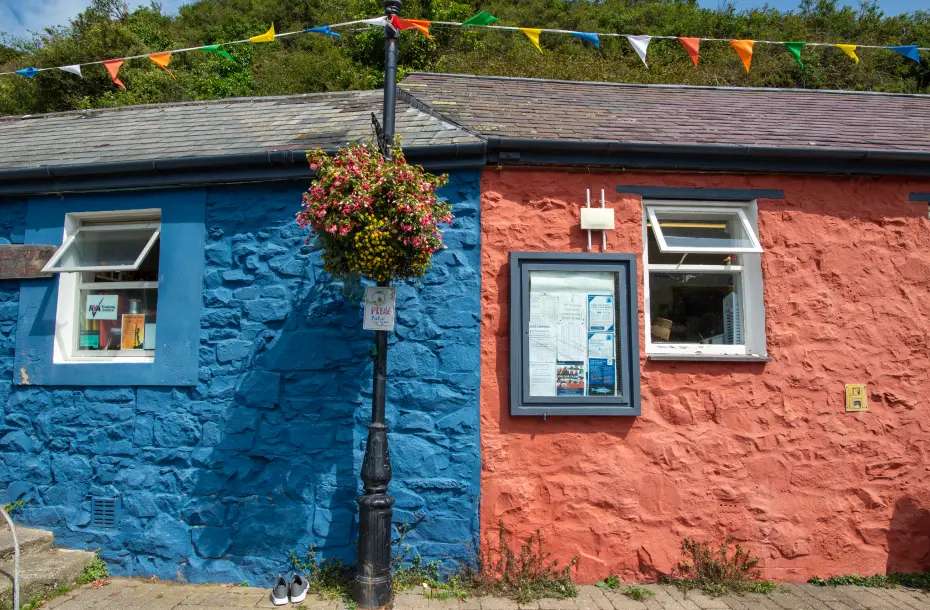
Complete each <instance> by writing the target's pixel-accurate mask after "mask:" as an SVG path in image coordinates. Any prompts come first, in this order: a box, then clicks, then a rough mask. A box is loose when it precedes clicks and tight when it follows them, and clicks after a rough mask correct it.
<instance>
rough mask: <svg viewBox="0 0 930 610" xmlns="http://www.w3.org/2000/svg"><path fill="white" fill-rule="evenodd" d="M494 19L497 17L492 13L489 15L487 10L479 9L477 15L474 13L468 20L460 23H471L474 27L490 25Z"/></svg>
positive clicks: (464, 24)
mask: <svg viewBox="0 0 930 610" xmlns="http://www.w3.org/2000/svg"><path fill="white" fill-rule="evenodd" d="M495 21H498V19H497V17H495V16H494V15H491V14H490V13H488V12H487V11H481V12H480V13H478V14H477V15H475V16H474V17H472V18H471V19H469V20H468V21H466V22H465V23H463V24H462V25H463V26H466V25H472V26H475V27H484V26H486V25H491V24H492V23H494V22H495Z"/></svg>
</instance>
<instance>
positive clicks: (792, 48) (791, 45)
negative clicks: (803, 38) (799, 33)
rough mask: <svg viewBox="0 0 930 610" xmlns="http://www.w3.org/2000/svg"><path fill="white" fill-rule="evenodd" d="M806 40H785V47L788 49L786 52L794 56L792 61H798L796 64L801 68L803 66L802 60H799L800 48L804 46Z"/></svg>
mask: <svg viewBox="0 0 930 610" xmlns="http://www.w3.org/2000/svg"><path fill="white" fill-rule="evenodd" d="M806 44H807V43H806V42H786V43H785V48H786V49H788V52H789V53H791V56H792V57H794V61H796V62H798V65H799V66H801V67H802V68H803V67H804V62H803V61H801V49H803V48H804V45H806Z"/></svg>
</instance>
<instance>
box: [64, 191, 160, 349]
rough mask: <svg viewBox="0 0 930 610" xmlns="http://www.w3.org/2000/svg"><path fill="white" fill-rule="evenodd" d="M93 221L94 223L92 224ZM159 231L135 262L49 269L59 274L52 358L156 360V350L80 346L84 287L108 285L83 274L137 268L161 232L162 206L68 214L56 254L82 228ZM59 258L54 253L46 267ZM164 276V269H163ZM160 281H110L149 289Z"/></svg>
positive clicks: (124, 286) (114, 286)
mask: <svg viewBox="0 0 930 610" xmlns="http://www.w3.org/2000/svg"><path fill="white" fill-rule="evenodd" d="M91 223H92V224H91ZM152 227H154V228H155V229H156V230H155V233H154V235H153V236H152V238H151V239H150V240H149V242H148V243H147V244H146V246H145V248H144V249H143V251H142V253H141V254H140V255H139V257H138V258H137V259H136V261H135V263H134V264H133V265H108V266H90V267H73V268H67V269H54V270H48V271H46V272H52V273H57V274H58V307H57V309H56V313H55V341H54V344H53V352H52V362H54V363H55V364H100V363H108V362H113V363H139V364H145V363H152V362H155V350H113V351H112V352H88V351H87V350H83V351H82V350H79V349H78V343H79V341H80V332H79V330H78V313H79V312H80V311H81V309H82V304H81V302H80V301H81V290H82V289H94V288H98V289H99V288H100V287H101V286H104V284H100V283H95V282H83V281H82V276H83V273H84V272H87V271H135V270H137V269H138V268H139V266H140V265H141V264H142V261H143V260H145V257H146V256H147V255H148V253H149V252H150V251H151V249H152V247H153V246H154V245H155V240H157V239H158V238H159V236H160V233H161V231H160V227H161V210H160V209H145V210H126V211H114V212H78V213H72V214H66V215H65V230H64V236H63V239H62V242H61V243H62V244H63V245H62V247H61V248H59V250H58V252H57V253H56V256H59V255H60V254H61V253H62V252H64V250H65V247H66V246H68V245H69V244H71V243H73V241H74V239H75V237H76V236H77V234H78V233H79V232H80V231H89V230H90V231H106V230H117V229H137V228H152ZM54 261H55V258H54V257H53V258H52V259H51V260H50V261H49V262H48V264H47V265H46V269H48V267H49V266H50V265H52V264H53V263H54ZM159 280H161V271H159ZM158 284H159V282H108V283H106V284H105V286H106V287H107V288H110V289H120V288H121V289H146V288H149V289H151V288H158Z"/></svg>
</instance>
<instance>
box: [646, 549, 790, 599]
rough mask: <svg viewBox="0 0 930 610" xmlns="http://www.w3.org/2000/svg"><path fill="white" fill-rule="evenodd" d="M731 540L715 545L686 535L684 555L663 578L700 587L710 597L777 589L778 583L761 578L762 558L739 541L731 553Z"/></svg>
mask: <svg viewBox="0 0 930 610" xmlns="http://www.w3.org/2000/svg"><path fill="white" fill-rule="evenodd" d="M732 543H733V539H727V540H725V541H724V542H723V543H721V544H720V546H719V547H717V548H716V549H713V548H712V547H711V544H710V542H706V541H700V540H694V539H691V538H685V539H684V540H683V541H682V544H681V551H682V553H683V554H684V555H685V559H683V560H682V561H680V562H679V563H678V566H677V567H676V568H675V570H674V572H673V574H672V575H671V576H665V577H663V579H662V580H663V581H664V582H668V583H671V584H673V585H675V586H677V587H678V588H679V589H681V590H682V591H688V590H690V589H700V590H701V591H702V592H704V593H705V594H706V595H709V596H711V597H720V596H721V595H727V594H728V593H734V594H736V595H743V594H746V593H763V594H769V593H771V592H772V591H774V590H775V584H774V583H772V582H769V581H767V580H762V571H761V570H759V569H758V568H757V566H758V565H759V562H760V561H761V559H760V558H759V557H752V556H751V555H750V554H749V553H748V552H747V551H745V550H744V549H743V547H742V546H741V545H739V544H737V545H736V547H735V549H734V551H733V553H732V554H731V553H730V545H731V544H732Z"/></svg>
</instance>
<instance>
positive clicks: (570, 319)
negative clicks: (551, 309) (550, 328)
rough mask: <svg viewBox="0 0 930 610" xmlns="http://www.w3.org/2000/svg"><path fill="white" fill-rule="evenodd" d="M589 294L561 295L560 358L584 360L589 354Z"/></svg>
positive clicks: (570, 360)
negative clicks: (587, 323)
mask: <svg viewBox="0 0 930 610" xmlns="http://www.w3.org/2000/svg"><path fill="white" fill-rule="evenodd" d="M586 296H587V295H584V294H561V295H559V349H558V355H559V360H562V361H567V362H578V361H580V362H584V361H585V358H586V355H587V351H588V350H587V347H588V346H587V340H588V333H587V328H586V326H587V325H586V321H587V312H586V311H585V309H586V306H587V298H586Z"/></svg>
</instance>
